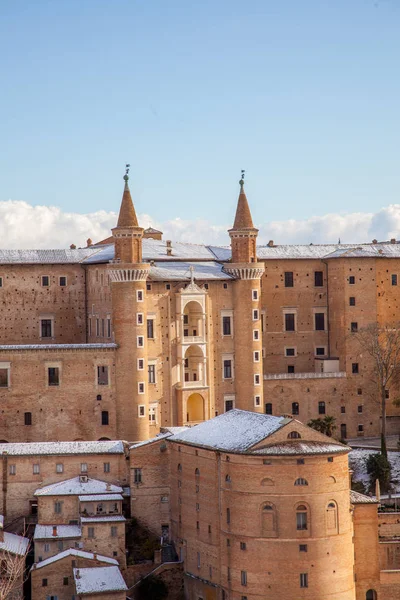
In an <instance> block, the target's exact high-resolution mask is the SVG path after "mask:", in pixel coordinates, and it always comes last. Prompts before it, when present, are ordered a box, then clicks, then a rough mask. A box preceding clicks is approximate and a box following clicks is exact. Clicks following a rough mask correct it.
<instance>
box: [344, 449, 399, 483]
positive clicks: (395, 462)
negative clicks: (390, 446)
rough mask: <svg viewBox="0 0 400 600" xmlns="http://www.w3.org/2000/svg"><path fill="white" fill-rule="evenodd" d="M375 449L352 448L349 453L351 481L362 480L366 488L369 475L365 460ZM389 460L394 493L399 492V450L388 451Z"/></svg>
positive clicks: (374, 452) (375, 451)
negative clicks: (351, 472)
mask: <svg viewBox="0 0 400 600" xmlns="http://www.w3.org/2000/svg"><path fill="white" fill-rule="evenodd" d="M376 453H377V450H362V449H361V448H358V449H355V450H352V451H351V452H350V454H349V466H350V469H351V470H352V471H353V481H362V482H363V484H364V485H365V486H366V488H367V489H368V486H369V475H368V473H367V466H366V460H367V458H368V456H369V455H370V454H376ZM388 458H389V462H390V464H391V466H392V482H393V485H394V491H395V493H400V452H388Z"/></svg>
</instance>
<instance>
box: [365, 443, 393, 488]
mask: <svg viewBox="0 0 400 600" xmlns="http://www.w3.org/2000/svg"><path fill="white" fill-rule="evenodd" d="M366 465H367V473H368V475H369V491H370V492H371V493H372V494H374V493H375V485H376V480H377V479H378V480H379V484H380V489H381V492H382V493H383V494H385V493H386V492H388V490H389V486H390V472H391V467H390V462H389V461H388V459H387V457H386V456H384V455H383V454H380V453H377V454H370V455H369V456H368V458H367V461H366Z"/></svg>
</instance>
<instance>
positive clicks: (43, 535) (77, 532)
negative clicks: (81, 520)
mask: <svg viewBox="0 0 400 600" xmlns="http://www.w3.org/2000/svg"><path fill="white" fill-rule="evenodd" d="M54 528H56V535H53V534H54ZM81 535H82V530H81V528H80V527H79V525H54V526H53V525H36V527H35V533H34V535H33V539H34V540H47V539H52V540H62V539H64V540H65V539H68V538H79V537H81Z"/></svg>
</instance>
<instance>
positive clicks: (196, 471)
mask: <svg viewBox="0 0 400 600" xmlns="http://www.w3.org/2000/svg"><path fill="white" fill-rule="evenodd" d="M194 474H195V475H196V477H199V476H200V471H199V469H198V468H196V469H195V472H194Z"/></svg>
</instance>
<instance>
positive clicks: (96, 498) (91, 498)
mask: <svg viewBox="0 0 400 600" xmlns="http://www.w3.org/2000/svg"><path fill="white" fill-rule="evenodd" d="M107 500H115V501H117V500H123V497H122V496H121V494H97V495H91V494H89V495H86V496H79V501H80V502H106V501H107Z"/></svg>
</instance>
